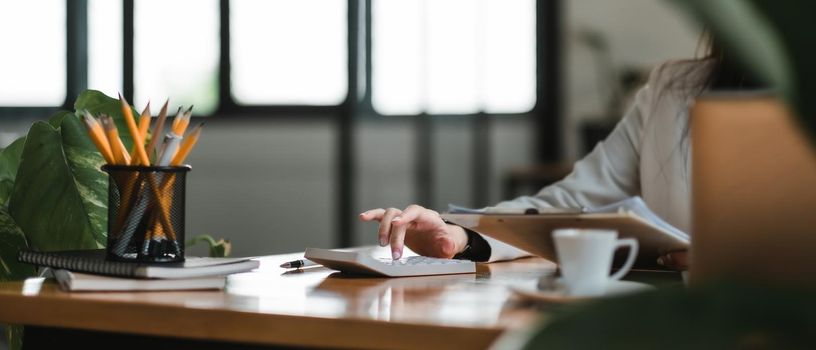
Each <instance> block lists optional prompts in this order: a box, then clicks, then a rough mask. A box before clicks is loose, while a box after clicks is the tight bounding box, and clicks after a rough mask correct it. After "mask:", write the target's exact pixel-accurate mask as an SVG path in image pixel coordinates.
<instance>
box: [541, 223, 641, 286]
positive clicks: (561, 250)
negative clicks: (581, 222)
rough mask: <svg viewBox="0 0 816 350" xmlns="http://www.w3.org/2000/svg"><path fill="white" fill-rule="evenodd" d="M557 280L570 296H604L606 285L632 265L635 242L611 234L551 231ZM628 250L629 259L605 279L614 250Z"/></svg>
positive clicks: (568, 230)
mask: <svg viewBox="0 0 816 350" xmlns="http://www.w3.org/2000/svg"><path fill="white" fill-rule="evenodd" d="M553 240H554V241H555V249H556V254H557V255H558V263H559V265H560V268H561V280H562V281H563V284H564V286H565V287H566V290H567V293H569V294H570V295H573V296H599V295H603V294H604V293H606V288H607V285H608V284H609V281H613V280H619V279H621V277H623V276H624V275H626V273H627V272H629V270H630V269H631V268H632V265H633V264H634V263H635V257H637V251H638V242H637V240H635V239H633V238H624V239H618V232H617V231H615V230H596V229H558V230H555V231H553ZM621 247H629V256H628V257H627V258H626V263H625V264H624V265H623V267H621V269H620V270H618V271H617V272H615V274H613V275H612V276H609V272H610V270H611V268H612V259H613V258H614V253H615V251H616V250H618V248H621Z"/></svg>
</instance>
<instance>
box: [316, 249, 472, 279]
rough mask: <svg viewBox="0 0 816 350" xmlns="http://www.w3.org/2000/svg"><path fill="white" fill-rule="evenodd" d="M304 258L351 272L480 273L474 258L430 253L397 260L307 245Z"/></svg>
mask: <svg viewBox="0 0 816 350" xmlns="http://www.w3.org/2000/svg"><path fill="white" fill-rule="evenodd" d="M304 257H305V258H306V259H309V260H311V261H314V262H316V263H318V264H321V265H323V266H325V267H328V268H330V269H333V270H338V271H342V272H344V273H349V274H363V275H375V276H387V277H407V276H427V275H448V274H456V273H476V263H474V262H473V261H469V260H457V259H440V258H431V257H427V256H409V257H404V258H402V259H398V260H393V259H388V258H375V257H373V256H371V254H370V253H369V252H366V251H343V250H335V249H320V248H307V249H306V254H304Z"/></svg>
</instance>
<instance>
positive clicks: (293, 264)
mask: <svg viewBox="0 0 816 350" xmlns="http://www.w3.org/2000/svg"><path fill="white" fill-rule="evenodd" d="M317 265H318V263H316V262H314V261H311V260H309V259H302V260H293V261H289V262H285V263H283V264H280V267H282V268H284V269H300V268H304V267H309V266H317Z"/></svg>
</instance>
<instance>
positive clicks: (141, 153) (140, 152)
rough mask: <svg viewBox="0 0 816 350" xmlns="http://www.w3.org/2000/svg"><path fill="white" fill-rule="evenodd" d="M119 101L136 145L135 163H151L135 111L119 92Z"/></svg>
mask: <svg viewBox="0 0 816 350" xmlns="http://www.w3.org/2000/svg"><path fill="white" fill-rule="evenodd" d="M119 102H120V103H121V104H122V114H123V115H124V116H125V122H126V123H127V126H128V130H130V137H132V138H133V144H134V145H135V146H136V154H135V156H134V158H136V159H134V163H136V164H138V163H141V164H144V165H150V159H148V158H147V152H145V149H144V140H143V139H142V137H141V135H140V134H139V128H138V127H137V126H136V121H135V120H134V119H133V111H132V110H131V109H130V105H129V104H128V102H127V101H126V100H125V98H124V97H122V94H119ZM136 160H138V161H136Z"/></svg>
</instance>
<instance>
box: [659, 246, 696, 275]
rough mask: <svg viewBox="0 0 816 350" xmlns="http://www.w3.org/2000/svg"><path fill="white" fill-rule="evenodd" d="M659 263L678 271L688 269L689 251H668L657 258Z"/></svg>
mask: <svg viewBox="0 0 816 350" xmlns="http://www.w3.org/2000/svg"><path fill="white" fill-rule="evenodd" d="M657 263H658V264H660V265H663V266H665V267H668V268H670V269H673V270H677V271H686V270H688V267H689V264H688V263H689V262H688V251H686V250H678V251H676V252H670V253H666V254H664V255H661V256H660V257H659V258H657Z"/></svg>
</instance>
